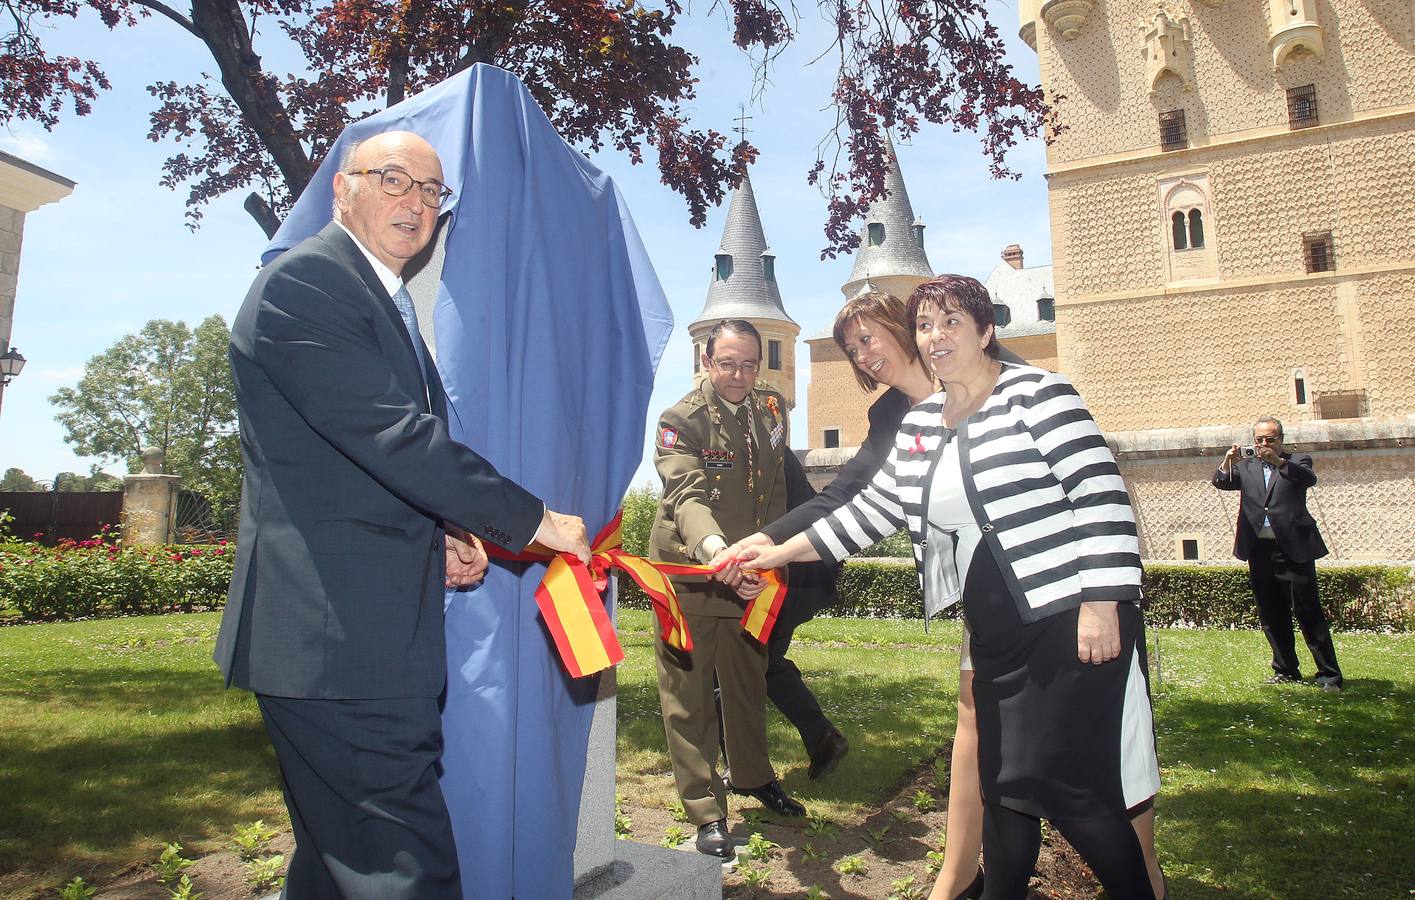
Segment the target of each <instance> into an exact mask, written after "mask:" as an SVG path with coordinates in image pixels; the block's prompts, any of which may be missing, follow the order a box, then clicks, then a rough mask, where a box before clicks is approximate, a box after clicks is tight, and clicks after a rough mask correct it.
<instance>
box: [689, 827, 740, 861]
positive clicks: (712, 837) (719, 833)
mask: <svg viewBox="0 0 1415 900" xmlns="http://www.w3.org/2000/svg"><path fill="white" fill-rule="evenodd" d="M698 852H699V853H705V854H707V855H708V856H717V857H721V858H722V859H731V858H732V857H733V856H734V855H735V854H736V852H737V851H736V850H735V849H734V848H733V846H732V838H731V836H730V835H728V833H727V820H726V819H718V820H717V821H715V822H709V823H707V824H706V825H700V826H698Z"/></svg>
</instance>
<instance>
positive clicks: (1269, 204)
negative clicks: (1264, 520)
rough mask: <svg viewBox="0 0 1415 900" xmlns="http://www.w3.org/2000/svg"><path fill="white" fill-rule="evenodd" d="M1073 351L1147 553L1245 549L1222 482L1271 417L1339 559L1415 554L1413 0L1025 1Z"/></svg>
mask: <svg viewBox="0 0 1415 900" xmlns="http://www.w3.org/2000/svg"><path fill="white" fill-rule="evenodd" d="M1018 9H1019V12H1020V14H1021V25H1022V36H1023V39H1024V40H1028V42H1029V43H1030V44H1031V45H1032V46H1033V48H1034V49H1035V50H1036V51H1037V54H1038V60H1039V63H1040V71H1041V82H1042V87H1043V88H1044V89H1045V91H1046V93H1047V96H1048V97H1049V98H1051V97H1056V96H1062V97H1065V101H1064V102H1063V103H1059V104H1057V107H1056V109H1057V114H1058V116H1059V118H1060V124H1061V126H1062V129H1061V130H1060V131H1059V132H1058V133H1056V134H1054V135H1053V138H1054V139H1053V140H1052V141H1051V142H1049V143H1048V144H1047V146H1046V158H1047V173H1046V177H1047V191H1048V195H1049V201H1050V212H1051V236H1052V249H1053V260H1054V266H1055V268H1054V284H1055V294H1054V298H1055V299H1054V307H1053V308H1054V312H1055V316H1056V348H1057V366H1058V367H1059V368H1060V369H1061V370H1062V371H1064V372H1065V373H1067V375H1068V376H1069V377H1070V378H1071V379H1072V381H1073V382H1074V383H1075V385H1076V387H1077V389H1078V390H1079V391H1080V392H1081V395H1082V396H1083V397H1085V399H1086V404H1087V406H1088V407H1089V409H1090V411H1091V412H1092V414H1094V416H1095V419H1096V422H1097V423H1098V424H1099V425H1100V427H1101V428H1102V429H1103V430H1105V431H1106V432H1107V433H1108V434H1107V437H1108V438H1109V439H1110V441H1111V446H1113V447H1115V448H1117V458H1118V460H1119V462H1120V466H1121V473H1122V474H1123V475H1124V476H1125V479H1126V484H1127V487H1128V488H1129V490H1130V493H1131V496H1132V497H1134V498H1135V499H1136V503H1137V509H1136V516H1137V519H1138V520H1139V521H1140V523H1141V529H1140V531H1141V540H1142V552H1143V553H1144V555H1145V556H1147V557H1149V558H1151V559H1166V558H1168V559H1175V558H1184V559H1208V560H1223V559H1227V558H1229V551H1230V548H1231V546H1232V534H1233V514H1232V509H1231V508H1229V509H1228V510H1227V511H1226V512H1224V511H1223V510H1222V509H1221V507H1219V505H1218V504H1217V501H1216V500H1215V496H1214V492H1213V490H1212V488H1211V487H1210V486H1209V485H1208V484H1207V478H1208V474H1209V473H1211V472H1212V470H1213V468H1214V466H1215V464H1216V459H1217V457H1221V456H1222V455H1223V452H1224V451H1225V450H1226V449H1227V448H1228V446H1229V445H1231V444H1233V443H1247V442H1250V441H1251V439H1252V431H1251V428H1252V423H1253V422H1254V420H1255V419H1257V417H1258V416H1260V415H1272V416H1276V417H1278V418H1279V419H1281V420H1282V421H1283V422H1284V425H1285V429H1284V434H1285V438H1286V443H1287V444H1288V446H1289V447H1293V448H1300V450H1301V451H1303V452H1311V453H1312V454H1313V456H1314V457H1315V460H1316V465H1317V468H1318V471H1319V473H1320V478H1321V482H1320V487H1319V488H1318V489H1317V491H1318V496H1320V505H1319V506H1318V507H1317V508H1316V515H1317V517H1318V523H1319V526H1320V527H1321V530H1322V533H1323V536H1324V537H1325V538H1326V541H1327V543H1328V545H1329V546H1331V547H1332V548H1333V549H1332V557H1331V558H1332V559H1361V558H1366V559H1402V560H1403V559H1411V558H1415V532H1412V531H1411V529H1410V527H1409V521H1410V517H1409V514H1408V510H1409V509H1410V508H1411V507H1412V505H1415V483H1412V481H1411V479H1410V477H1409V473H1410V472H1411V471H1412V467H1415V450H1411V449H1410V448H1411V446H1412V441H1413V440H1415V378H1412V377H1411V372H1412V371H1415V316H1411V315H1410V312H1411V307H1412V302H1411V298H1412V296H1415V216H1412V215H1411V214H1410V210H1411V206H1410V204H1411V198H1412V197H1415V54H1412V53H1411V52H1410V48H1411V46H1412V45H1415V6H1412V5H1411V4H1409V3H1392V4H1383V3H1369V2H1366V0H1323V2H1320V3H1318V2H1315V0H1269V2H1244V0H1202V2H1195V3H1187V4H1173V3H1170V4H1165V3H1163V2H1160V0H1104V2H1100V0H1044V2H1040V3H1039V2H1037V0H1021V2H1020V3H1019V6H1018Z"/></svg>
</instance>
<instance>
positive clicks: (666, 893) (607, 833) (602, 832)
mask: <svg viewBox="0 0 1415 900" xmlns="http://www.w3.org/2000/svg"><path fill="white" fill-rule="evenodd" d="M610 586H611V587H610V590H611V591H617V587H618V582H617V579H610ZM610 608H611V610H612V609H613V605H612V604H611V607H610ZM635 649H639V648H635ZM643 651H644V652H646V653H652V652H653V650H652V649H651V648H643ZM617 685H618V682H617V680H616V677H615V672H614V670H613V669H609V670H608V671H606V672H603V673H601V675H600V677H599V694H598V696H597V697H596V698H595V711H594V719H593V720H592V722H591V724H590V746H589V758H588V759H587V761H586V765H585V782H584V785H583V786H582V787H581V789H580V822H579V828H578V834H577V836H576V839H575V892H574V900H591V898H593V900H721V898H722V863H721V861H720V860H718V859H716V858H714V857H711V856H704V855H703V854H701V853H698V852H696V851H688V852H684V851H681V850H669V849H665V848H663V847H653V846H650V845H648V844H640V843H637V842H635V841H626V840H617V839H616V835H615V833H614V781H615V777H614V773H615V765H616V763H615V753H614V748H615V731H616V728H615V721H614V720H615V715H616V713H617V711H618V701H617V699H616V698H617V696H618V687H617Z"/></svg>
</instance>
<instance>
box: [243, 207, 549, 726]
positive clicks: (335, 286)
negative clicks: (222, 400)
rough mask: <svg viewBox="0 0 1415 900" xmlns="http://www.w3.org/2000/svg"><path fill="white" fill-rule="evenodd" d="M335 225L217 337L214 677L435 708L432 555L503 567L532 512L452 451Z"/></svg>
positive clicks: (437, 597)
mask: <svg viewBox="0 0 1415 900" xmlns="http://www.w3.org/2000/svg"><path fill="white" fill-rule="evenodd" d="M414 341H416V342H418V344H419V345H421V339H420V338H419V337H418V336H417V335H413V336H412V337H411V340H410V337H409V335H408V332H407V329H406V328H405V327H404V326H403V323H402V320H401V319H400V318H399V316H398V311H397V309H396V308H395V307H394V306H393V302H392V300H391V299H390V298H389V296H388V292H387V291H386V290H385V289H384V287H383V285H382V284H381V283H380V282H379V280H378V277H377V275H376V274H375V273H374V270H373V267H372V266H370V265H369V262H368V260H367V259H366V258H365V257H364V256H363V254H362V253H361V252H360V251H359V249H358V246H357V245H356V244H355V243H354V242H353V241H352V240H351V239H350V238H349V236H348V235H347V234H346V233H345V232H344V231H343V230H342V229H341V228H340V227H339V226H338V225H336V224H333V223H331V224H330V225H329V226H328V227H327V228H325V229H324V230H323V231H321V232H320V233H319V234H317V235H315V236H314V237H311V238H310V239H308V240H306V241H304V242H303V243H301V244H300V245H299V246H297V247H295V248H293V249H291V250H289V251H288V252H286V253H285V254H283V255H282V256H280V257H279V258H278V259H277V260H276V261H275V262H274V263H272V264H271V265H269V266H267V267H266V268H265V269H264V270H263V271H262V272H261V273H260V275H259V276H258V277H257V278H256V280H255V283H254V284H253V285H252V286H251V289H250V292H249V293H248V294H247V295H246V299H245V302H244V304H243V305H242V307H241V311H240V312H239V313H238V314H237V316H236V320H235V323H234V325H233V327H232V329H231V351H230V358H231V371H232V375H233V377H234V379H235V386H236V400H237V405H238V408H239V412H240V420H241V457H242V462H243V463H244V464H245V482H244V485H243V487H242V495H241V525H240V540H239V546H238V551H237V555H236V564H235V573H234V575H233V577H232V580H231V590H230V594H229V597H228V599H227V604H226V610H225V613H224V615H223V616H222V620H221V633H220V635H219V636H218V638H217V642H216V653H215V659H216V661H217V663H218V665H220V667H221V670H222V672H223V673H224V674H225V675H226V679H227V683H228V684H235V685H237V686H239V687H243V688H247V689H249V690H252V691H255V692H257V693H262V694H270V695H273V696H280V697H300V698H324V699H379V698H392V697H436V696H437V695H438V694H439V693H441V691H442V688H443V682H444V680H445V677H446V650H445V647H444V644H443V630H442V629H443V618H442V604H443V596H444V594H443V584H442V580H443V568H444V558H443V553H444V550H443V544H442V541H443V538H442V531H441V527H440V523H441V522H442V521H448V522H452V523H454V524H456V525H459V526H461V527H463V528H465V529H467V530H468V531H470V532H472V533H473V534H476V535H478V536H480V537H483V538H486V539H488V540H491V541H493V542H495V543H497V544H500V545H501V546H503V547H505V548H506V549H508V550H511V551H513V552H514V551H519V550H521V549H522V548H523V547H524V546H525V545H526V544H527V543H529V542H530V540H531V538H532V537H533V536H534V535H535V531H536V529H537V527H538V526H539V523H540V518H541V512H542V510H543V508H544V507H543V504H542V503H541V502H540V501H539V500H538V499H536V498H535V497H534V496H532V495H531V494H529V493H527V492H526V491H525V490H524V489H522V488H521V487H519V486H517V485H516V484H514V483H512V482H509V481H507V480H505V479H504V478H502V477H501V476H500V475H498V474H497V472H496V470H495V469H494V468H493V467H492V466H491V465H490V464H489V463H488V462H487V461H486V460H484V459H482V458H481V457H480V456H478V455H477V454H476V453H475V452H473V451H472V450H470V449H468V448H467V447H465V446H463V445H461V444H459V443H457V442H456V441H454V440H452V438H451V437H450V436H449V435H448V432H447V425H446V418H445V417H446V410H447V407H446V402H447V399H446V395H445V394H444V393H443V390H442V385H441V382H440V380H439V379H438V378H437V374H436V371H435V368H434V367H433V366H432V365H431V361H430V360H429V364H428V375H429V378H430V379H431V381H432V383H431V384H424V382H423V377H422V373H421V370H420V368H419V366H418V359H417V357H416V356H415V355H414V353H415V351H414V345H413V342H414Z"/></svg>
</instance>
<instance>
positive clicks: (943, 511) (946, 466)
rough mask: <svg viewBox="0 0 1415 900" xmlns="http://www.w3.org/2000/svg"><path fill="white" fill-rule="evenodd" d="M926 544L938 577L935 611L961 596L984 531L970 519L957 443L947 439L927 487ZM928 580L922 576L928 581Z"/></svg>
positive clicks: (971, 514)
mask: <svg viewBox="0 0 1415 900" xmlns="http://www.w3.org/2000/svg"><path fill="white" fill-rule="evenodd" d="M928 511H929V544H930V545H931V549H933V550H934V552H933V553H930V554H927V556H928V557H929V558H930V559H931V560H932V561H934V569H935V571H934V572H933V573H932V574H933V575H934V576H935V577H936V578H937V579H938V580H939V585H938V587H939V590H938V594H937V597H936V599H935V602H934V604H932V605H934V607H935V610H937V611H941V610H942V609H944V608H946V607H948V606H951V605H953V604H954V603H956V602H958V600H959V599H960V598H961V597H962V596H963V585H964V584H965V583H966V582H967V580H968V564H969V563H970V562H972V559H973V552H974V551H975V550H976V549H977V547H978V542H979V541H981V540H982V538H983V533H982V530H981V529H980V528H978V523H977V521H976V520H975V519H974V518H973V510H972V508H971V507H969V505H968V496H967V494H965V493H964V491H963V472H962V469H961V468H960V467H959V464H958V442H957V441H956V440H949V441H948V443H946V444H944V447H943V453H942V455H941V456H940V457H939V460H938V468H936V469H935V470H934V476H933V483H932V484H930V486H929V505H928ZM927 581H928V579H927V578H926V579H925V582H926V583H927Z"/></svg>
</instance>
